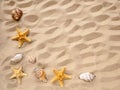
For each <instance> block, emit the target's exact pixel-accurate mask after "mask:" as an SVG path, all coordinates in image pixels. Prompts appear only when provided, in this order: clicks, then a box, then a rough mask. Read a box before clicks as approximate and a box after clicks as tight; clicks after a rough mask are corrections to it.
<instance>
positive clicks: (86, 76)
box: [79, 72, 95, 81]
mask: <svg viewBox="0 0 120 90" xmlns="http://www.w3.org/2000/svg"><path fill="white" fill-rule="evenodd" d="M79 78H80V79H82V80H85V81H92V80H93V79H94V78H95V75H94V74H92V73H90V72H85V73H82V74H80V75H79Z"/></svg>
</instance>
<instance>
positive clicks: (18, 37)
mask: <svg viewBox="0 0 120 90" xmlns="http://www.w3.org/2000/svg"><path fill="white" fill-rule="evenodd" d="M16 31H17V34H18V35H16V36H14V37H12V40H17V41H18V44H19V45H18V47H19V48H20V47H21V46H22V45H23V43H24V42H31V39H29V38H28V37H27V35H28V33H29V29H28V30H26V31H25V32H21V31H20V29H19V28H16Z"/></svg>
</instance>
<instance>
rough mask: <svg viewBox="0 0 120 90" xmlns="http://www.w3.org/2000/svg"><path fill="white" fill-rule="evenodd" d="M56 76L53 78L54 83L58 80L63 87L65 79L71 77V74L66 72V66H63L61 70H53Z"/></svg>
mask: <svg viewBox="0 0 120 90" xmlns="http://www.w3.org/2000/svg"><path fill="white" fill-rule="evenodd" d="M53 72H54V74H55V77H54V78H53V79H52V80H51V82H52V83H54V82H55V81H58V83H59V85H60V86H61V87H63V81H64V80H65V79H70V78H71V76H69V75H67V74H65V68H62V69H61V70H56V69H54V70H53Z"/></svg>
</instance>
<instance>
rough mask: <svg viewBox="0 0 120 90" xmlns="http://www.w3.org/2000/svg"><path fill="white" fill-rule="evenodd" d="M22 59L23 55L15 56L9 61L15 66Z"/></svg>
mask: <svg viewBox="0 0 120 90" xmlns="http://www.w3.org/2000/svg"><path fill="white" fill-rule="evenodd" d="M22 59H23V54H20V53H18V54H16V55H15V56H14V57H13V58H12V59H10V62H11V64H17V63H19V62H20V61H21V60H22Z"/></svg>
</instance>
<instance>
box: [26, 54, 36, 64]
mask: <svg viewBox="0 0 120 90" xmlns="http://www.w3.org/2000/svg"><path fill="white" fill-rule="evenodd" d="M28 61H29V62H30V63H32V64H34V63H36V58H35V57H33V56H30V57H29V59H28Z"/></svg>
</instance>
